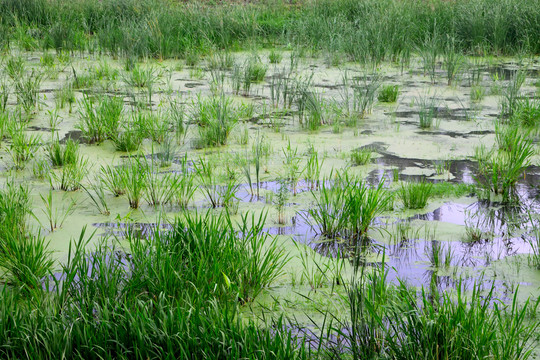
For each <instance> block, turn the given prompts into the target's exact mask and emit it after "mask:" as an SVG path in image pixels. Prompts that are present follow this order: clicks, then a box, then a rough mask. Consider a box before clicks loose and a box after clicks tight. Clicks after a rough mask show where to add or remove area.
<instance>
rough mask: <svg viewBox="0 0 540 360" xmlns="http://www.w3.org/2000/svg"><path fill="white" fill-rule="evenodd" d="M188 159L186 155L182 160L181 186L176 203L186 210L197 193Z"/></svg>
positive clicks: (178, 189)
mask: <svg viewBox="0 0 540 360" xmlns="http://www.w3.org/2000/svg"><path fill="white" fill-rule="evenodd" d="M188 164H189V163H188V159H187V155H184V156H183V157H182V158H180V169H181V170H180V176H181V178H180V184H179V186H178V187H177V191H176V194H175V197H176V203H177V204H178V205H179V206H180V208H182V209H186V208H187V206H188V204H189V202H190V201H191V199H192V198H193V195H194V194H195V191H196V190H197V186H196V184H195V181H194V175H193V172H192V171H191V170H190V169H189V167H188Z"/></svg>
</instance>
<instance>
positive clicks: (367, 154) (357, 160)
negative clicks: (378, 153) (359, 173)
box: [351, 148, 373, 166]
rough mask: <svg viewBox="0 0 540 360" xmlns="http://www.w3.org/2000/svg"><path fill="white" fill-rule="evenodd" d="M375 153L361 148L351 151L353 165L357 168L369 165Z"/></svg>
mask: <svg viewBox="0 0 540 360" xmlns="http://www.w3.org/2000/svg"><path fill="white" fill-rule="evenodd" d="M372 156H373V151H372V150H371V149H368V148H359V149H355V150H353V151H351V163H352V164H353V165H355V166H359V165H367V164H369V163H370V162H371V158H372Z"/></svg>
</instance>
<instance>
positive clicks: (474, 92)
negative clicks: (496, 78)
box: [470, 86, 486, 102]
mask: <svg viewBox="0 0 540 360" xmlns="http://www.w3.org/2000/svg"><path fill="white" fill-rule="evenodd" d="M485 94H486V90H485V89H484V87H482V86H472V87H471V93H470V98H471V101H472V102H480V101H482V99H484V96H485Z"/></svg>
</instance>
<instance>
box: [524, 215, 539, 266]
mask: <svg viewBox="0 0 540 360" xmlns="http://www.w3.org/2000/svg"><path fill="white" fill-rule="evenodd" d="M528 215H529V222H530V224H531V228H530V231H529V233H528V234H527V240H528V242H529V245H530V246H531V250H532V252H531V254H530V255H529V265H531V266H533V267H535V268H537V269H540V221H539V220H538V219H537V218H536V217H535V216H534V214H533V213H532V212H529V213H528Z"/></svg>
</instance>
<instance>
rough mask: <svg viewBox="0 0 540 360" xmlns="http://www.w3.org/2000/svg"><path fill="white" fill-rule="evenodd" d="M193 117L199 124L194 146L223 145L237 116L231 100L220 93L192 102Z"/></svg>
mask: <svg viewBox="0 0 540 360" xmlns="http://www.w3.org/2000/svg"><path fill="white" fill-rule="evenodd" d="M193 117H194V120H195V122H196V123H197V124H198V125H199V138H198V140H197V142H196V144H195V145H196V147H198V148H204V147H212V146H223V145H226V144H227V140H228V138H229V134H230V133H231V131H232V129H233V128H234V126H235V125H236V123H237V121H238V117H237V114H236V111H235V108H234V107H233V105H232V100H231V99H230V98H227V97H225V95H224V94H222V95H221V96H220V97H214V98H210V99H207V100H203V99H200V98H199V99H198V101H197V103H196V104H194V109H193Z"/></svg>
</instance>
